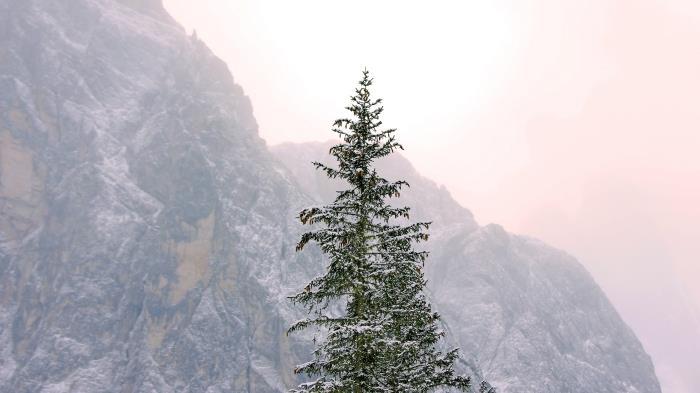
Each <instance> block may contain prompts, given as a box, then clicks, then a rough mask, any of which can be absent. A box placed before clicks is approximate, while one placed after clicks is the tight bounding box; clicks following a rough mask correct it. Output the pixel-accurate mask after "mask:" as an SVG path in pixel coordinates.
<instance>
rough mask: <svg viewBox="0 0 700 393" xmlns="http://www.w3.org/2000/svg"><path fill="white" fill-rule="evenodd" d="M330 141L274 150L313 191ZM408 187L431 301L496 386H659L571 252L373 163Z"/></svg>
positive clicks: (398, 166)
mask: <svg viewBox="0 0 700 393" xmlns="http://www.w3.org/2000/svg"><path fill="white" fill-rule="evenodd" d="M331 145H332V143H330V142H328V143H306V144H291V143H288V144H283V145H279V146H274V147H272V151H273V152H274V153H275V154H276V156H277V157H278V158H279V159H280V161H282V162H283V163H284V164H285V165H286V166H287V167H288V168H290V170H291V172H292V173H293V174H294V175H295V177H296V178H298V179H299V181H298V184H300V186H302V187H303V188H304V189H305V190H306V191H307V193H308V194H309V195H311V196H313V197H314V198H316V199H318V200H319V201H328V200H330V199H331V198H333V196H334V193H335V190H336V189H339V187H338V184H337V183H329V182H328V180H327V179H326V178H325V176H324V175H323V174H322V173H319V172H318V171H314V169H313V167H312V165H309V162H311V161H320V162H324V163H331V162H329V161H328V159H329V158H328V157H329V156H328V148H329V147H330V146H331ZM379 168H380V171H381V173H384V174H386V176H387V177H388V178H389V179H406V180H407V181H408V183H409V184H410V185H411V188H410V189H408V190H407V191H405V192H403V193H402V197H401V199H402V201H401V203H402V204H405V205H408V206H413V207H414V210H413V213H414V214H413V218H414V219H417V220H428V221H433V225H432V227H431V241H430V242H429V250H430V251H431V257H430V258H429V260H428V262H427V264H426V276H427V278H428V287H429V290H430V291H431V294H432V299H433V303H434V305H435V306H436V308H437V309H438V310H439V311H440V313H441V314H442V316H443V318H444V320H445V321H446V323H447V325H448V327H449V330H450V332H451V335H452V336H453V337H454V338H455V339H456V341H457V344H458V345H459V347H460V348H461V349H462V351H463V352H464V354H466V355H467V356H468V357H470V359H475V364H476V366H477V367H478V368H480V369H481V370H482V371H483V373H484V375H485V376H486V378H487V379H488V380H489V382H491V383H492V384H493V385H495V386H496V387H498V391H499V392H504V393H505V392H509V393H516V392H517V393H520V392H533V393H534V392H538V393H539V392H551V393H555V392H591V393H593V392H611V393H612V392H630V393H631V392H660V391H661V389H660V387H659V383H658V381H657V379H656V376H655V374H654V368H653V365H652V362H651V360H650V358H649V356H648V355H647V354H646V353H645V352H644V349H643V348H642V346H641V344H640V343H639V341H638V340H637V338H636V337H635V335H634V333H633V332H632V331H631V330H630V329H629V327H628V326H627V325H626V324H625V323H624V321H622V319H621V318H620V316H619V315H618V313H617V312H616V311H615V309H614V308H613V307H612V305H611V304H610V302H609V301H608V300H607V298H606V297H605V294H604V293H603V292H602V291H601V289H600V288H599V287H598V285H596V283H595V282H594V281H593V279H592V277H591V276H590V274H588V272H587V271H586V270H585V269H584V268H583V266H582V265H581V264H580V263H578V262H577V261H576V260H575V259H574V258H572V257H571V256H569V255H567V254H566V253H564V252H562V251H559V250H556V249H553V248H551V247H549V246H547V245H546V244H543V243H542V242H540V241H537V240H535V239H530V238H527V237H523V236H516V235H512V234H509V233H507V232H506V231H504V230H503V228H501V227H500V226H498V225H493V224H491V225H487V226H483V227H481V226H479V225H478V224H477V223H476V222H475V221H474V218H473V216H472V214H471V213H470V212H469V211H468V210H466V209H465V208H463V207H461V206H460V205H459V204H458V203H457V202H456V201H454V200H453V199H452V198H451V197H450V195H449V193H448V192H447V191H446V190H445V189H444V188H442V187H438V186H437V185H436V184H435V183H434V182H432V181H430V180H428V179H425V178H423V177H421V176H420V175H419V174H418V173H417V172H416V171H415V170H414V169H413V167H412V166H411V165H410V163H409V162H408V161H406V160H405V159H404V158H402V157H401V156H400V155H394V156H393V157H390V158H388V159H385V161H383V162H381V163H380V166H379Z"/></svg>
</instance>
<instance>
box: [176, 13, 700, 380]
mask: <svg viewBox="0 0 700 393" xmlns="http://www.w3.org/2000/svg"><path fill="white" fill-rule="evenodd" d="M428 4H429V6H428ZM165 5H166V7H167V8H168V10H169V11H170V12H171V13H172V14H173V15H174V17H175V18H176V19H177V20H178V21H179V22H181V23H182V24H183V25H184V26H185V27H186V28H187V29H188V31H192V30H193V29H194V30H196V33H197V35H198V36H199V37H201V38H202V39H203V40H204V41H205V42H206V43H207V44H208V45H209V46H210V47H211V48H212V49H213V50H214V52H215V53H216V54H217V55H219V56H221V57H222V58H223V59H224V60H226V62H227V63H228V65H229V68H230V69H231V71H232V73H233V75H234V77H235V78H236V81H237V82H238V83H240V84H241V85H242V86H243V87H244V89H245V90H246V92H247V94H249V95H250V97H251V100H252V102H253V107H254V110H255V115H256V118H257V121H258V123H259V129H260V134H261V136H262V137H263V138H265V139H266V140H267V142H268V143H269V144H277V143H280V142H284V141H297V142H301V141H312V140H318V141H323V140H327V139H330V138H332V133H331V132H330V124H331V123H332V121H333V119H335V118H337V117H340V116H343V115H344V111H343V109H342V108H343V107H344V105H345V102H346V101H347V97H348V96H349V95H350V94H351V93H352V88H353V85H354V82H355V81H356V80H357V79H359V78H360V76H361V74H360V71H361V70H362V69H363V68H364V67H367V68H368V69H370V70H371V71H372V73H373V75H374V76H375V78H376V91H377V92H378V95H379V96H381V97H382V98H384V100H385V106H386V117H385V124H386V125H388V126H390V127H396V128H398V129H399V132H398V138H399V139H400V141H401V142H402V143H403V144H404V146H405V148H406V151H405V153H404V154H405V156H406V157H408V158H409V159H410V161H411V162H412V163H413V164H414V165H415V166H416V168H417V169H418V170H419V171H420V172H421V173H422V174H423V175H425V176H426V177H429V178H431V179H434V180H436V181H437V182H439V183H442V184H444V185H445V186H446V187H447V188H448V189H449V190H450V191H451V193H452V194H453V196H454V197H455V198H456V199H457V200H459V201H460V202H461V203H462V204H463V205H464V206H466V207H468V208H469V209H471V210H472V211H473V212H474V214H475V216H476V217H477V219H478V220H479V222H480V223H482V224H486V223H489V222H496V223H499V224H502V225H504V226H505V227H506V228H507V229H509V230H511V231H515V232H517V233H521V234H526V235H529V236H533V237H537V238H540V239H542V240H544V241H546V242H548V243H550V244H552V245H554V246H557V247H560V248H562V249H564V250H566V251H567V252H569V253H571V254H572V255H574V256H576V257H577V258H579V260H580V261H581V262H582V263H583V264H584V265H585V266H586V267H587V268H588V269H589V270H590V271H591V273H592V274H593V275H594V277H595V278H596V280H597V282H598V283H599V284H600V285H601V287H602V288H603V289H604V291H605V292H606V293H607V294H608V296H609V297H610V298H611V300H612V302H613V303H614V305H615V306H616V307H617V308H618V310H619V311H620V313H621V314H622V316H623V318H624V319H625V321H626V322H627V323H628V324H629V325H630V326H631V327H632V328H633V329H634V331H635V332H636V333H637V334H638V335H639V337H640V339H641V341H642V342H643V344H644V346H645V348H646V350H647V351H648V352H649V353H650V354H651V356H652V358H653V360H654V363H655V366H656V371H657V374H658V376H659V378H660V380H661V383H662V386H663V388H664V391H665V392H668V393H686V392H688V393H690V392H697V391H700V377H699V376H698V375H697V373H696V372H695V371H696V370H694V369H693V367H692V365H693V364H694V362H697V359H696V355H697V353H699V352H700V317H699V315H700V313H699V310H700V287H698V286H697V285H696V284H695V281H696V280H697V279H698V278H700V263H699V262H700V231H698V229H697V226H696V225H697V224H696V223H697V222H699V221H700V206H699V205H698V201H700V156H699V155H698V154H697V152H698V150H699V149H700V133H699V132H698V126H700V111H698V109H697V105H698V102H700V75H699V74H698V72H697V70H698V69H700V47H699V46H700V40H698V37H700V6H698V5H697V4H696V3H694V2H691V1H684V0H676V1H669V2H661V1H651V0H643V1H632V0H627V1H619V2H606V1H602V0H596V1H589V2H573V1H568V2H559V1H546V0H532V1H528V2H516V1H495V2H488V3H487V2H468V3H460V4H459V5H457V2H448V1H438V2H430V3H427V2H426V3H423V2H398V1H396V2H381V3H378V2H370V1H358V2H352V3H347V4H345V5H340V4H332V3H330V2H323V1H298V2H274V1H237V2H230V1H227V0H202V1H198V2H192V1H186V0H165Z"/></svg>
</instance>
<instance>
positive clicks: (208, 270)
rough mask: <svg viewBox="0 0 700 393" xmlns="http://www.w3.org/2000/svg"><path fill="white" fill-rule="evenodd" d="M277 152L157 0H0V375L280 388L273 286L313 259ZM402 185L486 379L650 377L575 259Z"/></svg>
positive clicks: (209, 58) (283, 287) (287, 365)
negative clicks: (429, 226) (303, 248)
mask: <svg viewBox="0 0 700 393" xmlns="http://www.w3.org/2000/svg"><path fill="white" fill-rule="evenodd" d="M311 150H313V149H311ZM310 154H311V153H310ZM298 163H299V165H297V166H294V165H291V163H290V162H288V164H290V167H291V168H292V170H291V171H290V170H287V169H286V168H285V167H284V166H283V165H281V164H280V163H278V161H277V160H276V159H275V158H274V157H273V156H272V155H271V154H270V152H269V151H268V149H267V147H266V146H265V143H264V141H262V140H261V139H260V138H259V136H258V133H257V124H256V122H255V119H254V117H253V115H252V107H251V103H250V100H249V99H248V97H246V96H245V94H244V93H243V90H242V89H241V87H240V86H238V85H237V84H235V83H234V81H233V79H232V77H231V75H230V73H229V72H228V70H227V67H226V65H225V64H224V63H223V62H221V60H219V59H217V58H216V57H215V56H213V55H212V53H211V52H210V51H209V50H208V49H207V48H206V46H205V45H204V44H203V43H202V42H200V41H198V40H197V39H196V38H193V37H189V36H187V35H186V34H185V32H184V31H183V29H182V28H181V27H180V26H179V25H177V24H176V23H175V22H174V21H173V20H172V19H171V18H170V16H168V15H167V13H166V12H165V11H164V9H163V8H162V5H161V4H160V1H159V0H118V1H117V0H0V392H2V393H5V392H7V393H10V392H12V393H15V392H16V393H24V392H45V393H50V392H55V393H58V392H88V393H92V392H209V393H216V392H256V393H265V392H280V391H284V390H285V389H286V387H289V386H292V385H294V384H295V383H296V382H297V380H296V379H295V377H294V376H293V375H292V374H291V369H292V367H293V365H294V364H296V363H297V362H298V361H299V359H300V358H301V357H304V358H305V357H306V356H308V355H307V353H308V349H309V348H308V345H307V344H305V342H304V341H303V340H299V341H295V340H290V339H288V338H287V337H286V336H285V335H284V330H285V328H286V326H288V324H289V323H290V322H291V320H293V319H296V317H297V314H296V312H295V310H293V309H292V308H291V307H290V305H289V303H288V301H287V299H286V296H287V295H289V294H290V293H292V292H293V290H295V289H297V288H298V287H299V285H300V283H302V282H304V281H305V280H306V279H307V278H308V277H310V276H312V275H315V274H316V273H317V272H318V271H319V270H320V269H321V268H322V262H321V261H322V259H321V256H320V254H319V253H318V252H315V251H313V250H310V251H309V252H304V253H301V254H296V253H294V251H293V250H294V244H295V242H296V240H297V239H298V235H299V232H300V229H301V228H299V227H298V225H297V223H296V220H295V219H294V216H295V215H296V213H297V212H298V210H299V208H300V207H302V206H305V205H307V204H310V203H313V202H314V200H316V199H319V200H320V199H323V198H325V197H327V193H328V192H329V191H328V190H329V189H328V188H325V189H324V188H323V187H322V186H323V183H318V186H319V187H316V188H313V187H309V186H308V184H306V183H304V182H308V181H312V180H311V178H310V177H305V176H301V174H302V173H301V172H299V171H296V170H295V168H297V167H301V164H302V162H301V161H298ZM303 164H304V165H307V163H306V161H304V162H303ZM295 165H296V164H295ZM401 165H403V166H401ZM392 168H393V169H394V170H396V171H398V172H397V173H404V172H405V173H407V175H409V176H417V175H414V174H413V172H411V171H412V170H411V169H410V166H408V164H407V163H405V162H403V161H401V160H398V161H396V166H394V167H392ZM297 172H298V173H297ZM294 174H296V176H295V175H294ZM295 178H296V179H295ZM409 180H411V181H413V179H412V178H409ZM314 181H315V180H314ZM414 186H415V188H414V189H419V187H422V186H424V189H423V192H421V193H419V194H415V195H414V196H410V195H407V196H406V198H409V199H407V200H409V201H410V204H412V205H415V206H416V213H417V215H418V216H422V217H425V218H428V219H432V220H435V221H436V226H435V228H436V231H437V232H439V233H437V232H436V233H437V234H436V236H435V240H434V243H433V245H432V247H433V248H434V250H435V251H434V257H433V260H432V265H433V268H432V270H431V271H430V274H431V282H435V283H437V282H440V280H442V283H441V284H440V285H434V286H433V287H432V291H433V292H434V295H435V301H436V304H437V306H438V309H439V310H440V311H442V312H443V313H444V314H445V319H446V320H447V322H448V323H449V328H450V329H451V330H452V333H453V334H452V336H453V337H454V338H455V339H456V340H457V341H459V345H461V346H462V347H463V348H464V349H465V354H466V359H467V361H468V363H469V364H471V365H472V368H473V369H474V372H476V373H478V366H476V364H479V365H480V366H481V367H483V368H484V370H485V371H486V373H487V375H488V376H490V377H493V378H494V380H495V381H497V382H498V383H499V384H500V386H502V387H503V388H504V389H502V391H504V392H505V391H518V392H529V391H532V392H542V391H545V390H542V389H540V387H539V386H538V387H537V388H533V389H531V390H528V389H526V387H527V386H528V384H530V383H537V384H540V382H541V383H543V384H546V386H551V389H555V390H551V389H550V390H547V391H559V392H564V391H576V392H620V391H625V390H623V389H622V388H620V387H622V386H626V387H625V389H627V390H626V391H631V392H632V391H635V390H634V388H636V389H637V390H636V391H638V392H657V391H658V384H656V381H655V377H654V375H653V368H652V366H651V363H650V361H649V359H648V357H647V356H646V355H645V354H644V352H643V350H642V349H641V347H640V346H639V343H638V342H637V341H636V339H635V338H634V336H633V335H632V334H631V332H629V329H627V328H626V326H625V325H624V323H622V321H620V320H619V317H617V314H616V313H615V312H614V310H612V308H611V307H610V305H609V304H608V303H607V301H606V300H605V298H604V296H603V295H602V294H601V293H600V290H599V289H598V288H597V287H596V286H595V284H593V282H592V280H590V277H588V275H587V274H586V273H585V271H583V269H581V268H580V266H579V265H578V264H576V263H575V262H573V261H571V260H570V258H568V257H566V256H564V255H563V254H561V253H559V252H556V251H554V250H550V249H548V248H547V247H545V246H543V245H540V244H539V243H536V242H534V241H530V240H527V239H522V238H517V237H513V236H511V235H508V234H505V232H503V231H501V230H498V229H497V228H496V227H487V228H479V227H478V225H476V223H475V222H474V221H473V218H472V217H471V214H470V213H469V212H468V211H467V210H466V209H464V208H462V207H460V206H459V205H457V204H456V203H455V202H454V201H453V200H452V199H451V198H450V197H449V194H448V193H447V192H446V191H445V190H444V189H442V190H441V189H438V188H437V187H435V186H434V185H433V184H432V183H430V182H427V181H426V182H424V183H421V182H418V181H416V182H414ZM326 187H328V185H326ZM323 190H325V191H323ZM320 192H325V193H326V194H320ZM330 192H331V193H332V191H330ZM308 195H312V196H311V197H310V196H308ZM410 198H413V199H410ZM440 266H441V267H440ZM447 269H450V271H449V272H448V271H447ZM439 272H440V273H443V274H438V273H439ZM446 273H451V274H450V275H448V276H446V275H445V274H446ZM550 295H551V296H550ZM555 295H556V296H555ZM559 295H561V296H559ZM584 295H585V296H584ZM553 305H557V306H558V307H559V308H557V309H556V312H552V310H551V307H553ZM567 335H572V337H573V338H571V339H570V340H568V336H567ZM554 355H556V356H554ZM550 356H554V357H550ZM532 377H536V378H549V379H550V380H545V379H542V380H538V381H537V382H533V381H531V380H530V378H532ZM506 384H510V385H509V386H510V387H506ZM603 385H604V387H601V386H603ZM557 388H558V389H559V390H556V389H557ZM506 389H509V390H506Z"/></svg>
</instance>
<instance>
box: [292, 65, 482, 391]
mask: <svg viewBox="0 0 700 393" xmlns="http://www.w3.org/2000/svg"><path fill="white" fill-rule="evenodd" d="M371 85H372V79H371V78H370V77H369V73H368V72H367V71H366V70H365V71H364V72H363V78H362V80H361V81H360V83H359V87H358V88H356V90H355V95H353V96H352V97H351V105H350V106H349V107H347V108H346V109H348V110H349V111H350V112H351V113H352V115H353V116H352V118H349V119H339V120H336V121H335V123H334V128H333V131H334V132H335V133H337V134H338V135H339V136H340V137H341V140H342V142H341V143H339V144H338V145H335V146H333V147H332V148H331V149H330V154H331V155H332V156H333V157H334V158H335V159H336V160H337V165H336V166H335V167H332V166H327V165H324V164H321V163H318V162H315V163H314V165H315V166H316V167H317V168H318V169H320V170H322V171H323V172H325V174H326V175H327V176H328V177H329V178H340V179H342V180H344V181H345V183H346V184H347V186H348V188H347V189H345V190H343V191H339V192H338V195H337V197H336V199H335V201H334V202H333V203H331V204H329V205H326V206H320V207H311V208H308V209H304V210H303V211H301V213H300V215H299V218H300V220H301V222H302V223H303V224H308V225H313V226H314V228H316V229H315V230H312V231H310V232H307V233H305V234H303V235H302V238H301V240H300V241H299V244H298V245H297V251H299V250H301V249H303V248H304V246H305V245H306V244H308V243H309V242H312V241H313V242H315V243H317V244H318V245H319V247H320V248H321V250H322V251H323V252H324V253H325V254H326V255H327V257H328V259H329V266H328V268H327V270H326V271H325V274H323V275H322V276H320V277H317V278H315V279H313V280H312V281H311V282H309V283H308V285H307V286H306V287H305V288H304V290H303V291H301V292H300V293H298V294H296V295H295V296H293V297H292V300H293V301H294V302H295V303H297V304H300V305H303V306H305V307H306V309H307V311H308V312H309V313H310V314H311V317H310V318H308V319H304V320H301V321H298V322H296V323H295V324H294V325H292V327H291V328H290V329H289V332H293V331H297V330H300V329H305V328H307V327H316V328H321V329H323V331H324V332H325V333H326V335H325V336H324V338H323V339H322V340H321V341H320V342H319V343H318V345H317V347H316V349H315V351H314V355H313V359H312V360H311V361H309V362H307V363H305V364H302V365H299V366H298V367H297V368H296V369H295V372H296V373H303V374H306V375H308V376H310V377H312V378H314V380H313V381H312V382H308V383H305V384H302V385H301V386H299V388H298V390H294V392H328V393H331V392H333V393H336V392H337V393H361V392H362V393H374V392H392V393H393V392H396V393H398V392H402V393H403V392H405V393H423V392H431V391H434V390H435V389H437V388H447V387H452V388H457V389H459V390H462V391H467V390H469V389H470V385H471V381H470V378H468V377H465V376H461V375H458V374H457V373H456V372H455V370H454V362H455V360H456V359H457V357H458V353H457V349H453V350H451V351H448V352H446V353H445V352H441V351H440V350H438V349H437V344H438V342H439V341H440V339H441V338H442V337H443V335H444V333H443V332H442V331H441V330H440V329H438V322H439V318H440V317H439V316H438V314H437V313H435V312H433V311H431V308H430V305H429V304H428V302H427V300H426V298H425V295H424V294H423V289H424V287H425V284H426V281H425V279H424V277H423V270H422V269H423V264H424V262H425V260H426V258H427V256H428V253H427V252H425V251H417V250H415V249H414V246H415V244H416V243H418V242H422V241H425V240H427V239H428V234H427V232H426V231H427V229H428V227H429V223H426V222H418V223H409V222H408V218H409V210H410V209H409V208H408V207H395V206H392V205H390V204H389V200H390V199H391V198H396V197H399V195H400V192H401V190H402V188H404V187H408V184H407V183H406V182H405V181H401V180H399V181H389V180H387V179H385V178H383V177H381V176H380V174H379V173H377V171H376V169H375V168H374V166H373V164H374V162H375V160H377V159H379V158H381V157H384V156H387V155H389V154H391V153H392V152H394V151H395V150H396V149H403V148H402V147H401V145H400V144H399V143H398V142H397V141H396V139H395V135H394V132H395V131H396V130H395V129H385V130H382V129H381V128H380V127H381V125H382V122H381V121H380V120H379V117H380V115H381V113H382V111H383V107H382V106H381V99H377V100H373V99H371V98H370V92H369V87H370V86H371ZM338 304H340V305H342V306H343V310H342V312H333V310H334V309H337V306H336V305H338ZM489 390H490V389H489V387H488V385H483V386H482V389H480V391H481V392H488V391H489Z"/></svg>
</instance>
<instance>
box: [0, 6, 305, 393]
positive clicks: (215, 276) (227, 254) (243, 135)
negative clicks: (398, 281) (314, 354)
mask: <svg viewBox="0 0 700 393" xmlns="http://www.w3.org/2000/svg"><path fill="white" fill-rule="evenodd" d="M0 18H1V19H0V51H1V52H0V86H1V87H0V108H1V109H2V112H1V113H0V231H1V232H0V236H1V240H0V241H1V246H0V348H1V350H2V356H0V370H1V371H0V391H2V392H30V391H31V392H33V391H46V392H61V391H65V392H68V391H72V392H75V391H82V392H100V391H110V392H114V391H124V392H130V391H138V392H144V391H154V392H168V391H207V389H209V390H208V391H233V392H241V391H251V392H252V391H255V392H278V391H281V390H283V389H284V386H286V385H290V384H292V383H293V382H294V381H293V380H292V374H291V369H292V365H293V363H294V356H293V355H292V352H293V350H294V349H293V348H290V343H289V342H288V341H287V339H286V338H285V336H284V334H283V331H284V327H285V326H286V325H287V323H288V322H287V319H289V318H291V317H285V313H287V312H288V311H287V301H286V299H285V298H284V296H285V295H286V294H287V292H289V291H288V290H287V287H288V286H287V284H286V283H287V282H288V280H292V281H294V282H295V283H297V282H301V281H302V280H301V279H299V278H295V276H294V274H301V275H304V274H307V273H305V269H310V270H309V273H308V274H311V273H310V272H312V271H313V269H314V268H316V267H317V266H318V262H317V261H316V260H314V261H312V260H311V259H304V258H309V254H305V255H301V256H298V255H295V254H294V252H293V249H294V240H295V239H296V237H297V234H296V229H294V228H296V227H294V228H292V227H291V223H292V220H293V216H294V212H296V210H297V208H296V207H295V208H293V209H292V208H291V207H292V206H299V205H303V204H305V202H304V200H305V199H304V198H305V197H303V196H302V194H301V193H300V192H299V191H298V190H297V189H296V188H295V187H293V186H292V185H291V183H290V182H289V181H288V180H287V179H286V178H285V176H284V171H283V170H281V169H280V168H279V167H277V166H276V165H277V164H275V163H274V161H273V160H272V158H271V157H270V155H269V153H268V152H267V150H266V147H265V144H264V142H263V141H262V140H261V139H260V138H259V137H258V135H257V125H256V123H255V120H254V118H253V115H252V109H251V104H250V101H249V100H248V98H247V97H246V96H245V95H244V94H243V91H242V89H241V88H240V87H239V86H238V85H236V84H235V83H234V82H233V80H232V78H231V76H230V74H229V73H228V70H227V68H226V66H225V64H224V63H222V62H221V61H220V60H219V59H217V58H215V57H214V56H213V55H212V54H211V52H210V51H209V50H208V49H207V48H206V47H205V46H204V45H203V44H202V43H201V42H198V41H196V40H194V39H192V38H190V37H187V36H186V35H185V33H184V32H183V30H182V29H181V28H180V27H179V26H178V25H176V24H175V23H174V22H173V21H172V20H171V19H170V17H169V16H168V15H167V14H166V13H165V11H164V10H163V9H162V8H161V7H160V4H159V2H134V1H120V2H115V1H98V0H95V1H90V0H80V1H79V0H71V1H64V0H54V1H51V0H40V1H39V0H37V1H7V0H2V1H0ZM295 225H296V224H295ZM288 265H293V266H294V269H293V271H294V272H296V273H289V271H290V269H289V268H288ZM281 370H285V371H284V372H281Z"/></svg>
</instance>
